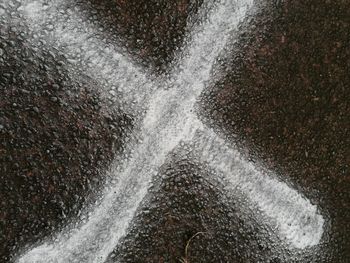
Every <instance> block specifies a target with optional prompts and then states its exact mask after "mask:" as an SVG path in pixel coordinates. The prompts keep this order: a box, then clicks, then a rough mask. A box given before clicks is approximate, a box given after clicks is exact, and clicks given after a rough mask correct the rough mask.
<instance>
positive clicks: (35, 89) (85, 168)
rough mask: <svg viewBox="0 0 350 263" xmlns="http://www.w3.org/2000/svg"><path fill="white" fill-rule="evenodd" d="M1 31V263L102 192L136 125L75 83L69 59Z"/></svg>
mask: <svg viewBox="0 0 350 263" xmlns="http://www.w3.org/2000/svg"><path fill="white" fill-rule="evenodd" d="M2 30H3V31H2V33H1V36H2V39H1V42H0V50H4V53H3V55H2V57H1V59H2V61H1V65H0V72H1V79H0V93H1V101H0V109H1V110H0V180H1V184H0V262H8V261H9V254H10V252H11V251H13V250H14V251H16V250H17V249H18V248H20V247H21V246H23V245H24V244H25V243H27V242H28V241H29V240H30V241H32V240H39V239H40V238H42V237H43V236H45V235H46V234H48V233H50V232H52V230H54V229H57V227H58V226H59V225H61V224H62V223H64V222H65V220H67V218H68V217H70V216H73V215H74V214H76V213H77V212H78V210H79V208H81V206H82V204H83V202H84V201H85V200H88V199H89V196H90V194H91V193H92V192H93V191H98V188H99V186H101V184H102V182H103V178H102V177H100V175H101V174H103V170H104V169H105V168H106V167H108V164H109V163H110V161H111V160H112V158H113V157H114V156H115V153H117V152H118V151H120V150H121V148H122V138H123V137H124V135H125V133H124V132H127V130H128V127H129V128H130V127H131V119H130V118H129V117H128V116H126V115H125V114H123V113H122V112H119V111H117V110H110V109H107V108H106V107H105V104H106V103H104V102H103V101H100V99H99V98H98V94H96V92H94V91H93V89H94V88H96V87H94V83H93V82H92V81H91V80H89V79H88V78H87V77H84V78H82V79H80V82H79V83H78V82H77V81H76V80H73V79H71V78H70V77H69V74H68V72H66V71H65V69H64V63H66V61H65V59H64V58H63V57H54V55H53V54H50V53H47V52H44V51H43V52H40V51H39V52H35V51H33V50H32V49H31V48H30V47H29V46H28V43H26V41H25V40H23V39H21V37H20V36H18V35H16V33H14V32H12V31H11V30H10V29H9V28H2ZM121 127H123V129H122V128H121Z"/></svg>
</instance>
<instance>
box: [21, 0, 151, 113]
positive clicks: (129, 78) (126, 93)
mask: <svg viewBox="0 0 350 263" xmlns="http://www.w3.org/2000/svg"><path fill="white" fill-rule="evenodd" d="M46 2H47V1H43V0H41V1H34V2H33V1H30V2H27V3H25V4H23V5H22V6H21V7H20V8H19V11H21V12H22V13H23V14H24V17H25V19H26V20H27V23H28V24H29V25H30V26H31V29H32V31H33V32H34V33H35V34H36V36H37V38H39V39H45V41H47V42H49V43H47V45H51V46H53V47H54V48H57V49H59V50H61V51H62V52H64V53H65V55H66V57H67V59H68V61H69V62H70V63H72V64H73V65H74V66H75V68H76V69H79V70H80V71H82V73H83V74H86V75H88V76H89V77H92V78H93V79H94V80H96V81H98V82H99V83H100V84H101V85H100V87H101V88H102V89H101V90H100V91H101V92H102V96H104V97H108V98H114V99H115V100H118V102H121V103H122V106H123V108H124V111H126V112H130V111H131V112H135V111H136V110H137V109H135V105H141V104H143V103H144V101H145V99H147V95H149V94H151V93H152V92H153V91H154V90H155V89H156V88H157V85H153V84H154V83H152V81H151V80H150V78H149V75H150V74H147V75H148V77H146V74H145V70H144V69H142V68H140V67H138V66H136V65H135V64H134V63H132V61H131V60H130V59H129V58H128V57H126V56H124V55H122V54H121V53H120V48H118V47H117V46H115V45H112V44H110V43H108V42H107V40H106V39H101V34H102V33H101V32H98V31H96V29H95V28H94V26H93V25H91V24H90V22H89V21H87V20H86V19H85V18H84V17H82V16H81V15H79V11H80V10H79V9H78V8H76V9H74V10H73V8H72V7H70V5H69V1H58V0H54V1H50V2H49V4H48V3H46ZM109 42H110V41H109Z"/></svg>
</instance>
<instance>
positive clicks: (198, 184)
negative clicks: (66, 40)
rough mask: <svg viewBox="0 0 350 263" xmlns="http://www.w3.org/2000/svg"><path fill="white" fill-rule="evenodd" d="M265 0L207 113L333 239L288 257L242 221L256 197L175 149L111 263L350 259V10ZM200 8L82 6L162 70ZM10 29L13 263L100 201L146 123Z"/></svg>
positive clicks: (6, 232) (7, 125)
mask: <svg viewBox="0 0 350 263" xmlns="http://www.w3.org/2000/svg"><path fill="white" fill-rule="evenodd" d="M266 2H267V3H266V4H262V6H263V8H262V9H261V11H260V12H259V14H258V15H257V16H256V18H254V19H252V20H251V21H250V22H249V26H247V31H246V32H245V33H243V34H241V36H240V38H239V41H238V42H237V44H236V45H235V46H234V47H233V48H232V54H234V56H233V58H231V59H227V61H226V62H225V63H224V64H223V65H221V67H222V68H223V69H225V70H226V71H225V72H227V73H226V74H225V77H224V78H223V79H221V80H220V81H219V83H217V84H216V85H215V86H214V87H211V88H208V89H207V90H206V92H205V94H203V96H202V99H201V101H200V103H199V104H198V105H199V108H200V109H201V111H200V112H201V118H202V119H203V120H204V122H206V123H207V124H208V125H209V126H211V127H213V128H214V129H216V130H218V131H219V132H221V133H222V134H225V135H226V136H228V137H229V138H230V139H231V140H232V141H234V142H235V143H236V144H237V145H238V146H239V147H240V148H241V149H242V151H243V149H245V150H244V154H245V155H246V156H247V157H249V158H252V159H260V160H263V163H264V164H265V165H266V166H267V167H268V168H271V169H273V170H275V171H277V172H279V173H280V174H282V175H283V176H284V177H286V178H288V180H290V181H291V182H293V184H295V185H296V186H297V187H298V188H299V189H300V190H301V191H302V192H303V193H304V194H305V195H306V196H307V197H308V198H309V199H310V200H312V202H314V203H315V204H318V205H319V206H320V207H321V208H322V212H324V213H325V215H326V216H327V219H328V223H327V233H328V234H327V237H325V238H324V239H323V240H324V243H323V244H321V245H320V249H319V250H317V251H312V250H311V251H306V252H303V253H299V254H297V255H289V254H288V252H287V251H284V250H283V249H281V248H279V247H278V246H276V245H274V243H273V242H272V243H271V242H270V240H269V238H268V237H266V233H265V232H264V231H265V230H264V229H261V227H259V226H258V225H257V224H255V222H254V220H253V219H252V218H245V217H244V216H241V215H240V212H239V211H240V209H242V208H241V207H242V206H243V205H244V202H243V201H241V200H234V199H232V197H228V196H227V193H226V192H225V187H224V184H223V182H221V181H218V180H216V179H215V176H208V172H207V171H206V169H205V167H201V166H200V165H198V164H196V163H195V162H189V161H187V160H185V159H184V158H183V156H181V154H179V153H174V156H172V157H171V158H169V162H167V163H166V164H164V166H163V167H162V169H161V172H160V174H159V175H158V177H156V178H154V186H153V187H152V188H151V189H150V194H149V195H148V196H147V197H146V199H145V200H144V202H143V206H142V207H141V208H140V210H139V211H138V214H137V216H136V219H135V221H134V225H133V227H132V228H131V229H130V231H129V234H128V235H127V236H126V237H125V238H124V242H123V243H122V244H121V245H120V246H119V247H117V248H116V249H115V251H114V253H113V254H112V255H111V256H110V258H109V261H110V262H115V258H116V257H115V256H114V254H117V255H119V256H118V257H119V259H120V260H121V262H179V260H180V259H181V258H182V259H186V260H187V263H188V262H191V263H193V262H264V263H265V262H301V263H304V262H315V263H347V262H349V258H350V249H349V248H350V177H349V172H350V171H349V165H350V157H349V156H350V87H349V83H350V66H349V65H350V47H349V41H350V1H348V0H335V1H328V0H321V1H320V0H318V1H317V0H309V1H303V0H294V1H289V0H288V1H287V0H286V1H266ZM201 3H202V1H191V0H176V1H165V0H142V1H139V0H129V1H127V0H100V1H97V0H96V1H95V0H88V1H77V4H78V5H81V6H84V7H85V8H86V9H88V10H89V11H90V12H91V15H95V16H96V19H97V20H99V21H100V22H99V23H100V25H101V26H102V27H103V28H104V29H105V30H108V32H109V33H110V34H115V35H118V36H120V37H118V38H119V39H120V43H119V44H120V45H125V46H126V47H127V49H128V52H130V53H131V54H132V55H133V56H134V57H135V59H136V60H138V61H139V62H140V63H142V64H144V65H145V66H147V67H150V68H153V69H154V70H155V71H157V72H164V71H166V69H167V66H168V65H169V64H170V63H171V61H172V59H173V57H174V56H175V54H176V47H180V46H181V43H182V42H183V41H184V36H185V33H186V30H185V26H186V21H187V20H186V19H188V16H189V15H190V16H191V17H193V19H192V20H193V21H195V20H196V13H197V10H198V9H199V7H200V5H201ZM0 10H1V4H0ZM0 21H3V22H1V23H0V96H1V100H0V180H1V184H0V262H11V255H13V253H14V252H15V251H17V250H18V249H19V248H20V247H22V246H23V245H24V244H26V243H27V242H29V241H37V240H40V239H41V238H43V237H45V236H47V235H49V234H50V233H51V232H52V231H54V230H57V229H59V228H60V226H62V225H64V224H66V223H67V220H69V217H70V216H74V215H75V214H76V213H77V212H78V210H79V208H81V206H82V205H83V203H84V202H89V201H92V199H93V198H92V196H93V193H94V192H97V191H98V190H99V186H101V184H102V182H103V178H101V175H103V171H104V170H105V169H106V168H107V167H108V165H109V164H110V162H111V160H112V159H113V158H114V157H115V156H116V154H119V153H120V152H122V149H123V146H124V142H123V139H124V138H125V136H126V135H127V134H128V133H129V132H130V131H131V130H132V127H133V125H134V124H133V116H126V114H124V113H123V112H122V111H121V110H118V109H115V110H113V111H112V110H110V108H109V107H108V103H107V102H105V101H102V100H101V99H99V96H98V94H97V93H96V91H94V90H96V87H95V86H96V85H98V84H97V83H95V82H94V81H93V80H91V79H89V77H88V76H79V78H78V79H77V78H72V77H71V76H70V73H69V72H67V70H66V69H65V66H64V65H65V63H67V61H65V58H64V57H63V56H62V54H59V52H57V54H52V53H48V52H46V51H44V50H35V49H34V48H33V46H31V45H30V43H28V42H27V41H26V39H27V36H26V35H25V34H21V33H22V32H25V31H26V28H25V26H18V27H16V28H13V27H11V26H9V25H8V24H6V23H4V20H1V19H0ZM193 21H192V22H193ZM190 23H191V22H190ZM227 57H229V56H227ZM227 69H229V70H227ZM247 149H248V150H247ZM209 174H210V173H209ZM197 233H199V234H198V235H196V236H195V237H194V238H192V239H191V237H192V236H194V235H195V234H197ZM190 239H191V242H190V243H189V249H188V251H187V253H186V252H185V247H186V244H187V242H188V241H189V240H190Z"/></svg>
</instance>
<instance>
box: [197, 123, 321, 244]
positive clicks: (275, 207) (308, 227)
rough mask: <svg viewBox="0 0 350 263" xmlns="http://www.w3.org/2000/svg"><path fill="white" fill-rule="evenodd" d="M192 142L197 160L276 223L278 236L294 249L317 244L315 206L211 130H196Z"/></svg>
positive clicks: (318, 216)
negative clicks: (207, 166) (222, 178)
mask: <svg viewBox="0 0 350 263" xmlns="http://www.w3.org/2000/svg"><path fill="white" fill-rule="evenodd" d="M194 142H195V143H196V144H197V145H196V146H195V149H196V150H197V152H198V153H199V155H200V156H199V160H200V161H202V162H205V163H208V165H209V167H210V168H211V169H213V170H215V171H217V172H219V173H221V174H222V175H223V176H224V178H226V179H227V181H228V182H229V183H230V184H229V185H228V186H227V188H228V189H233V188H234V189H236V190H237V189H238V190H239V192H241V193H243V194H244V195H245V196H246V197H247V198H248V199H249V200H250V201H251V202H252V203H254V204H256V206H257V208H258V209H259V210H260V211H261V212H262V213H263V214H264V215H265V216H266V217H267V218H268V219H270V220H268V221H266V222H264V224H267V225H269V226H270V227H271V228H275V226H277V228H278V231H279V236H280V238H281V239H282V240H284V241H286V242H287V243H289V244H290V245H292V246H293V247H295V248H299V249H303V248H306V247H310V246H315V245H317V244H318V243H319V242H320V240H321V237H322V234H323V226H324V219H323V217H322V215H321V214H320V213H319V211H318V210H317V206H316V205H312V204H311V203H310V201H309V200H308V199H307V198H306V197H305V196H303V195H302V194H300V193H298V192H297V191H296V190H294V189H293V188H291V187H289V186H288V185H287V184H286V183H284V182H281V181H279V180H278V179H277V176H273V172H271V171H269V172H268V174H266V172H263V170H262V169H258V166H257V164H253V163H251V162H249V161H247V160H245V159H244V158H243V157H242V155H241V154H240V153H239V152H238V151H237V150H235V149H232V148H231V147H230V146H229V145H228V144H227V143H226V142H225V141H224V140H223V139H221V138H220V137H218V136H217V135H216V134H215V133H214V132H213V131H210V130H209V129H203V130H201V131H198V132H197V134H196V136H195V138H194Z"/></svg>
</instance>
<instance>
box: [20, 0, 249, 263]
mask: <svg viewBox="0 0 350 263" xmlns="http://www.w3.org/2000/svg"><path fill="white" fill-rule="evenodd" d="M237 3H240V4H241V3H244V4H243V5H239V8H236V9H235V10H234V12H232V11H233V9H232V8H233V7H235V6H237V5H236V3H235V2H234V1H224V2H223V4H220V5H219V6H218V8H217V9H216V10H214V12H213V13H212V14H211V16H210V17H211V19H209V22H208V23H206V24H204V25H202V27H201V28H202V30H203V31H199V32H198V34H200V35H199V36H197V37H194V38H193V42H192V44H191V45H190V47H189V52H188V53H187V54H188V55H189V56H188V57H187V58H186V59H185V63H184V64H183V67H182V68H181V71H180V72H182V73H180V75H179V76H177V77H175V78H174V79H175V80H176V81H175V83H173V84H172V85H173V87H172V88H170V89H169V90H167V91H166V90H159V91H158V92H157V93H156V94H155V96H153V100H151V102H150V110H149V112H148V113H147V115H146V118H145V121H144V126H143V129H142V134H141V136H142V138H143V142H142V143H141V144H140V145H139V146H138V147H137V148H136V150H135V151H134V153H133V156H132V158H131V159H130V160H129V161H126V166H125V169H124V170H123V171H122V172H121V174H118V176H119V177H118V178H116V180H117V183H116V184H115V185H114V186H113V187H110V188H106V190H105V192H104V198H103V200H102V203H101V204H100V205H98V206H97V207H95V209H94V210H93V211H91V213H90V216H89V218H88V221H87V222H86V224H84V225H83V226H82V227H80V228H78V229H72V230H71V231H69V232H68V233H61V234H59V235H58V236H57V238H56V240H57V241H55V242H54V243H50V244H48V243H45V244H43V245H41V246H39V247H36V248H34V249H32V250H31V251H29V252H27V253H26V254H24V255H23V256H22V257H20V258H19V259H18V261H17V262H19V263H30V262H94V263H98V262H104V261H105V260H106V258H107V256H108V255H109V253H110V252H111V251H112V250H113V248H114V247H115V246H116V245H117V243H118V241H119V239H120V237H122V236H123V235H124V234H125V230H126V228H127V226H128V225H129V222H130V221H131V219H132V218H133V216H134V214H135V211H136V209H137V207H138V205H139V203H140V202H141V200H142V199H143V197H144V196H145V194H146V193H147V186H148V183H149V181H150V180H151V178H152V175H153V174H154V173H156V171H157V169H158V168H159V167H160V166H161V165H162V164H163V163H164V161H165V157H166V155H167V154H168V153H169V152H170V151H171V150H172V149H173V148H174V147H175V146H177V145H178V143H179V142H180V141H181V140H183V139H191V137H192V136H193V134H194V133H195V131H196V130H197V128H200V127H201V124H200V122H199V121H198V120H197V119H196V118H195V117H194V116H193V115H192V109H193V106H194V103H195V101H196V99H197V97H198V95H199V94H200V92H201V91H202V90H203V88H204V84H205V83H204V81H206V80H208V79H209V72H210V70H211V67H212V64H213V62H214V60H215V58H216V57H217V55H218V54H219V52H220V49H222V47H223V46H224V45H225V44H226V43H223V41H225V40H227V39H228V35H229V34H230V31H231V29H232V28H235V27H237V25H238V22H240V21H242V20H243V19H244V17H245V15H246V11H247V10H248V7H249V5H248V4H251V3H252V1H238V2H237ZM232 17H235V19H233V20H232V19H231V18H232ZM217 30H220V34H219V33H218V31H217ZM219 36H220V37H219ZM217 42H220V43H217ZM203 45H212V47H211V48H205V46H203ZM213 49H216V50H214V51H213ZM192 57H193V58H192ZM208 62H210V64H209V65H208ZM199 65H201V66H202V67H199ZM194 69H195V70H194ZM197 69H198V70H199V71H200V72H197ZM203 69H204V70H203ZM194 71H196V72H194ZM188 73H190V74H188ZM113 173H117V171H113Z"/></svg>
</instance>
